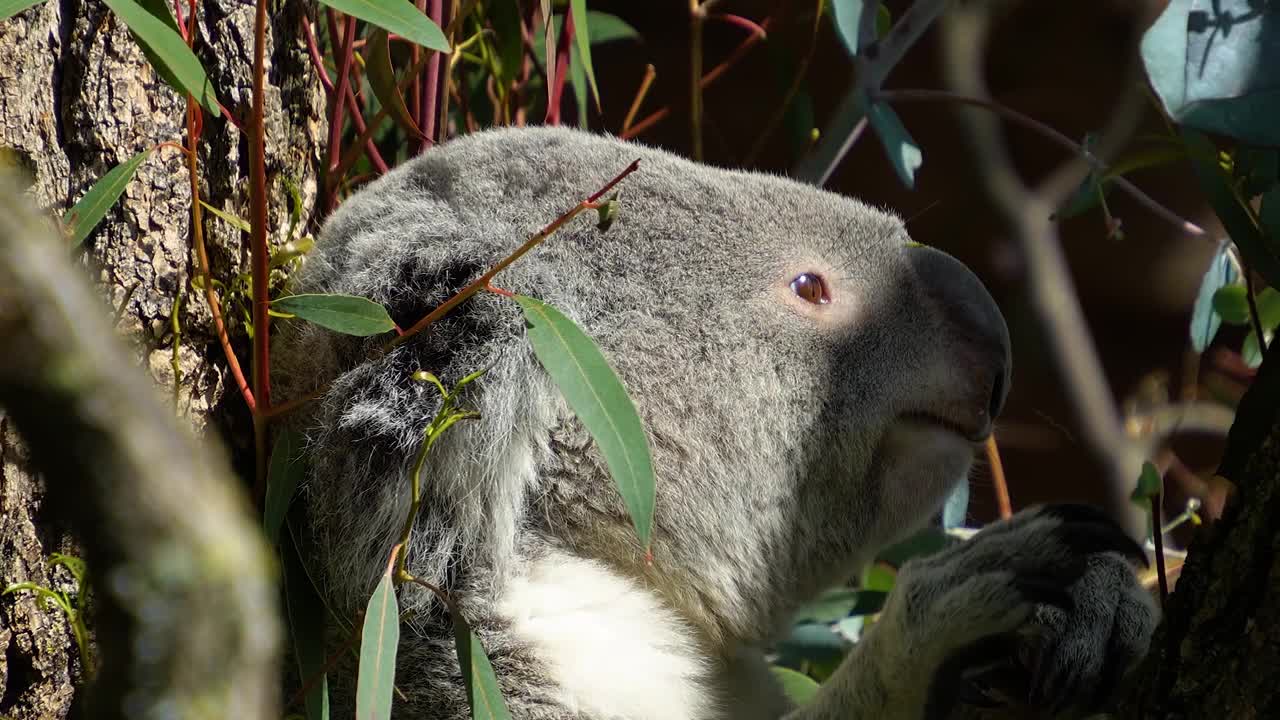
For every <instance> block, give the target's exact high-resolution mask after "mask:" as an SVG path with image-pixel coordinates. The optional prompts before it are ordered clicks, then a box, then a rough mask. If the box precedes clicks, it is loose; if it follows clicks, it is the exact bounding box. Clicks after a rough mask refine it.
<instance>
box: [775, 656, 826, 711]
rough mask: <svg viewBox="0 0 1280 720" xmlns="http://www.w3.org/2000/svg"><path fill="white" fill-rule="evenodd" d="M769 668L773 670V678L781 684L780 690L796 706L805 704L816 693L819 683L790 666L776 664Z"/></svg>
mask: <svg viewBox="0 0 1280 720" xmlns="http://www.w3.org/2000/svg"><path fill="white" fill-rule="evenodd" d="M769 669H770V670H771V671H772V672H773V677H774V679H776V680H777V681H778V684H779V685H781V686H782V692H783V693H784V694H786V696H787V699H788V700H790V701H791V704H792V705H795V706H796V707H802V706H804V705H807V704H808V703H809V702H810V701H812V700H813V697H814V696H815V695H817V694H818V688H819V685H818V683H817V681H816V680H814V679H813V678H811V677H809V676H808V675H805V674H803V673H799V672H796V671H795V670H792V669H791V668H785V667H778V666H777V665H774V666H773V667H771V668H769Z"/></svg>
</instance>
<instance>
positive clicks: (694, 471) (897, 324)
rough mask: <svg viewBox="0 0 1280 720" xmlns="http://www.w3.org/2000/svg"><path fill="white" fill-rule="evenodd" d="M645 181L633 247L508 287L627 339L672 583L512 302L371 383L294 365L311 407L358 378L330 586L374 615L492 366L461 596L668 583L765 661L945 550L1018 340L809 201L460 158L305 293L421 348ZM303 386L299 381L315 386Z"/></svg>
mask: <svg viewBox="0 0 1280 720" xmlns="http://www.w3.org/2000/svg"><path fill="white" fill-rule="evenodd" d="M636 158H639V159H640V167H639V170H638V171H637V172H635V173H634V174H633V175H631V176H630V177H628V178H627V179H625V180H624V181H623V183H622V184H621V185H620V186H619V187H620V189H621V193H622V194H621V211H620V214H619V217H618V219H617V221H616V222H615V223H614V224H613V226H612V228H611V229H609V230H608V231H607V232H603V233H602V232H601V231H600V230H598V229H597V228H596V227H595V223H594V222H593V219H589V218H588V217H586V216H581V217H579V218H578V219H576V220H574V221H572V222H571V223H569V224H568V225H567V226H565V227H564V228H563V229H561V230H560V231H559V232H557V233H556V234H555V235H554V236H552V237H551V238H550V239H549V240H548V241H547V242H546V243H545V244H544V245H542V246H540V247H539V248H538V249H536V250H535V251H533V252H532V253H530V254H529V255H528V256H526V257H525V258H523V259H521V260H520V261H518V262H517V263H515V264H514V265H513V266H511V267H510V268H509V269H508V270H506V271H504V272H503V273H501V274H500V275H498V276H497V278H496V279H495V281H494V284H495V285H497V286H499V287H502V288H505V289H508V290H511V291H514V292H518V293H522V294H526V295H531V296H534V297H538V298H540V299H542V300H544V301H546V302H548V303H550V304H552V305H554V306H556V307H557V308H559V309H560V310H562V311H563V312H565V313H566V314H567V315H568V316H569V317H571V318H573V319H574V320H575V321H577V322H578V323H579V324H580V325H581V326H582V328H583V329H584V330H585V331H586V332H587V334H588V335H590V336H591V337H593V338H594V339H595V340H596V342H597V343H598V344H599V345H600V347H601V350H602V351H603V353H604V355H605V356H606V357H607V358H608V359H609V361H610V363H611V364H612V366H613V367H614V369H615V370H616V371H617V373H618V375H619V377H620V378H621V380H622V382H623V383H624V385H625V386H626V387H627V389H628V391H629V392H630V394H631V397H632V399H633V400H634V401H635V404H636V406H637V408H638V410H639V411H640V415H641V418H642V420H643V422H644V423H645V426H646V429H647V431H648V433H649V441H650V445H651V448H652V451H653V456H654V467H655V471H656V476H657V504H656V511H655V518H654V531H653V536H654V539H653V543H654V545H653V549H654V561H653V564H652V566H649V567H646V566H645V564H644V563H643V561H642V557H643V551H642V550H641V549H640V548H639V547H638V546H637V544H636V541H635V540H634V537H633V533H632V531H631V526H630V521H629V519H628V517H627V515H626V512H625V510H624V507H623V505H622V502H621V500H620V499H619V497H618V494H617V492H616V490H615V489H614V486H613V483H612V481H611V480H610V478H609V475H608V472H607V470H606V468H605V465H604V463H603V461H602V459H601V458H600V456H599V454H598V453H597V451H596V450H595V448H594V445H593V444H592V443H591V441H590V439H589V437H588V435H587V434H586V433H585V431H584V430H583V429H582V428H581V426H580V425H579V424H578V423H577V421H576V420H575V419H574V418H573V416H572V413H571V412H569V410H568V409H567V406H566V405H565V404H564V402H563V401H562V400H561V398H560V396H559V394H558V392H557V391H556V389H555V388H554V387H553V386H552V385H551V383H550V381H549V380H548V379H547V377H546V375H545V373H544V372H543V371H542V369H541V368H540V367H539V366H538V364H537V362H536V360H535V359H534V358H533V354H532V349H531V347H530V346H529V344H528V342H527V340H526V339H525V338H524V324H523V321H522V318H521V314H520V312H519V310H518V308H517V307H516V306H515V304H514V303H513V302H511V301H510V300H507V299H504V298H501V297H498V296H496V295H492V294H482V295H481V296H478V297H477V298H476V299H474V300H473V301H471V302H469V303H467V304H466V305H464V306H462V307H461V308H460V309H459V310H458V311H456V312H455V313H453V314H452V315H451V316H450V317H448V318H447V319H446V320H444V321H443V322H441V323H439V324H437V325H436V326H434V327H433V329H432V330H431V331H429V332H427V333H424V335H422V336H420V337H418V338H415V339H414V340H412V341H410V342H407V343H405V344H404V345H402V346H401V347H399V348H398V349H397V350H396V351H395V352H394V353H392V354H391V355H390V356H388V357H386V358H383V359H381V360H378V361H376V362H366V361H365V360H364V358H365V357H366V356H367V353H368V350H369V347H370V345H369V343H368V342H367V341H357V340H353V339H350V338H345V337H341V336H336V335H333V334H330V333H327V332H325V331H322V330H316V329H313V328H305V327H295V328H293V329H292V330H287V331H286V336H285V337H284V339H283V340H282V341H281V344H280V346H279V355H280V356H281V360H280V362H283V363H284V365H283V372H282V373H281V376H280V378H279V380H280V381H281V382H284V383H287V387H286V388H285V391H284V392H285V393H286V396H287V393H289V392H291V390H292V392H295V393H297V392H301V389H302V387H303V386H305V385H306V384H307V383H308V382H311V383H314V382H317V381H319V380H323V379H326V378H328V377H332V376H334V375H338V381H337V382H336V383H335V384H334V386H333V388H332V390H330V391H329V393H328V395H327V396H326V398H325V399H324V401H323V403H322V404H321V405H320V407H319V408H318V409H317V411H316V412H314V413H313V414H312V415H311V416H310V418H309V422H310V423H311V424H310V425H309V426H308V427H309V433H310V434H309V438H310V441H311V448H312V464H313V470H312V479H311V482H310V484H309V486H308V506H309V508H310V510H311V512H312V518H313V523H314V524H315V526H316V529H317V534H316V538H317V541H318V543H319V552H320V553H321V555H322V556H323V558H322V559H323V560H324V562H325V566H326V569H327V570H328V572H327V573H326V577H327V578H328V582H329V584H330V586H331V587H332V586H335V585H338V586H341V587H338V588H337V589H336V594H337V595H339V596H342V597H346V596H348V595H349V596H350V597H349V598H347V599H348V600H349V601H350V602H352V603H355V602H359V598H360V597H361V595H362V594H363V593H367V591H368V589H369V587H371V584H372V582H373V579H374V578H375V577H376V575H377V572H378V568H379V567H381V564H382V562H384V559H385V552H386V550H387V548H389V547H390V545H391V543H392V542H393V538H394V536H395V534H396V529H397V528H398V527H399V523H400V522H402V521H403V517H404V512H405V511H406V508H407V502H406V500H405V493H406V487H407V480H406V477H407V468H408V465H409V463H410V462H411V461H412V457H413V453H414V451H415V450H416V446H417V443H418V442H419V441H420V439H421V432H422V428H423V427H424V426H425V424H426V423H427V422H428V421H429V420H430V418H431V416H432V414H433V413H434V411H435V409H436V407H437V406H438V405H437V403H436V400H435V391H434V390H433V389H431V388H430V387H429V386H423V385H422V384H419V383H414V382H413V381H412V380H410V378H409V375H410V373H412V372H413V371H414V370H416V369H419V368H425V369H428V370H431V371H433V372H436V373H437V374H440V375H441V376H442V377H443V379H444V380H445V382H446V384H448V383H450V382H452V381H453V380H456V379H458V378H459V377H461V376H462V375H464V374H466V373H469V372H471V371H473V370H476V369H479V368H481V367H488V368H489V372H488V373H487V374H486V375H485V377H483V378H482V379H481V380H479V381H477V383H476V385H475V387H474V389H473V390H472V391H471V392H470V394H469V395H468V399H467V401H466V402H467V403H468V404H470V405H472V406H473V407H476V408H477V409H478V410H479V411H480V413H481V419H480V420H477V421H470V422H468V423H464V424H459V425H458V426H455V429H453V430H451V431H450V432H449V434H448V435H447V436H446V437H445V439H444V440H442V441H441V444H440V445H439V449H438V451H433V457H432V459H431V463H430V466H429V469H428V471H427V473H426V493H427V507H426V509H425V510H424V512H423V515H422V516H421V518H420V521H419V523H418V526H417V528H416V534H415V539H414V542H413V544H412V554H411V563H414V564H416V572H417V573H418V574H421V575H424V576H429V577H435V578H439V579H441V580H443V581H445V582H451V581H453V580H456V579H457V576H458V574H459V573H461V574H465V573H466V568H467V567H472V566H483V567H486V568H490V569H493V568H497V570H496V571H495V577H498V578H499V579H498V580H496V581H497V582H500V581H501V580H500V576H501V574H502V573H503V572H508V571H511V568H513V567H518V565H519V562H518V560H517V561H515V562H512V558H519V557H520V556H521V554H522V552H523V550H522V549H528V548H529V547H530V546H538V547H545V546H546V545H547V544H551V545H554V546H556V547H559V548H562V549H567V550H569V551H571V552H576V553H578V554H581V555H585V556H589V557H594V558H599V559H600V560H602V561H604V562H607V563H609V564H610V565H612V566H614V567H616V568H619V569H620V570H622V571H624V572H629V573H634V574H637V575H645V576H647V578H648V580H649V581H651V582H652V583H653V585H654V586H655V587H657V588H659V589H660V590H661V592H662V593H663V594H664V597H666V598H667V599H668V600H669V601H670V602H671V603H672V604H673V605H674V606H676V607H678V608H680V609H681V610H683V611H684V612H685V613H686V614H687V616H688V617H689V618H690V619H691V620H692V621H694V622H695V623H697V624H699V625H701V626H703V627H704V628H706V629H707V630H708V631H709V632H712V633H717V634H728V635H731V636H734V637H740V638H747V637H751V636H752V635H754V634H758V633H760V632H762V631H765V630H767V629H769V628H768V627H767V626H768V625H769V624H770V623H774V622H778V621H781V620H782V619H783V618H785V616H786V614H787V613H788V612H790V611H791V610H792V609H793V608H794V605H795V603H796V602H798V601H799V600H801V599H802V598H804V597H805V596H807V595H809V594H811V593H813V592H816V591H817V590H820V589H821V588H822V587H823V586H824V585H827V584H829V583H832V582H834V581H838V580H839V579H841V576H842V575H844V574H847V573H849V572H851V571H852V570H853V569H854V568H855V567H856V564H857V563H859V562H861V561H864V560H866V559H867V557H868V555H869V553H871V552H873V551H874V550H875V549H876V548H878V547H879V546H882V545H883V544H885V543H887V542H890V541H892V540H894V539H896V538H898V537H900V536H902V535H903V534H904V533H906V532H908V531H910V530H912V529H913V528H916V527H919V526H920V525H921V524H922V523H923V522H924V521H925V520H926V519H927V518H928V517H929V516H930V515H931V514H932V513H934V512H936V511H937V510H938V508H939V507H940V505H941V503H942V500H943V498H944V497H945V496H946V494H947V493H948V492H949V491H950V490H951V489H953V488H954V487H955V485H956V484H957V483H959V482H961V481H963V480H965V477H966V474H967V473H968V471H969V468H970V464H971V462H972V458H973V454H974V448H975V443H977V442H979V441H981V440H983V439H984V438H985V437H986V436H987V434H988V433H989V432H990V430H991V423H992V421H993V418H994V416H995V415H996V414H997V413H998V412H999V410H1000V408H1001V405H1002V403H1003V401H1004V397H1005V394H1006V392H1007V389H1008V382H1009V341H1008V333H1007V330H1006V328H1005V324H1004V321H1003V319H1002V318H1001V315H1000V313H999V311H998V310H997V308H996V307H995V304H994V302H993V301H992V300H991V298H990V296H989V295H988V294H987V292H986V291H985V290H984V289H983V287H982V285H981V283H980V282H979V281H978V280H977V279H976V278H975V277H974V276H973V275H972V274H971V273H970V272H969V271H968V270H967V269H965V268H964V267H963V266H962V265H961V264H960V263H959V262H957V261H955V260H953V259H951V258H950V257H948V256H946V255H945V254H943V253H940V252H938V251H936V250H932V249H929V248H926V247H921V246H918V245H915V244H913V243H911V242H910V240H909V239H908V236H907V233H906V231H905V229H904V228H903V225H902V222H901V221H900V220H899V219H898V218H896V217H894V216H892V215H889V214H886V213H884V212H880V211H877V210H875V209H872V208H870V207H867V206H866V205H863V204H861V203H859V202H857V201H854V200H851V199H848V198H844V197H840V196H838V195H835V194H832V193H828V192H824V191H822V190H818V189H814V188H812V187H809V186H805V185H802V184H800V183H797V182H793V181H790V180H787V179H783V178H778V177H771V176H767V175H762V174H754V173H745V172H734V171H727V170H720V169H714V168H710V167H706V166H702V165H697V164H694V163H691V162H689V161H686V160H683V159H680V158H677V157H675V156H672V155H669V154H667V153H664V152H660V151H657V150H653V149H649V148H645V147H643V146H639V145H635V144H628V143H623V142H620V141H617V140H614V139H609V138H605V137H599V136H593V135H587V134H583V133H580V132H577V131H571V130H565V129H520V130H495V131H489V132H483V133H479V134H476V135H472V136H468V137H464V138H461V139H458V140H454V141H452V142H450V143H448V144H447V145H444V146H442V147H440V148H437V149H434V150H432V151H430V152H428V153H426V154H425V155H424V156H423V157H421V158H420V159H417V160H415V161H413V162H411V163H409V164H407V165H406V166H405V167H402V168H400V169H398V170H397V171H395V172H393V173H391V174H390V175H388V176H387V177H385V178H383V179H381V180H379V181H378V182H375V183H373V184H371V185H370V186H369V187H368V188H367V189H365V190H363V191H362V192H360V193H358V194H357V195H355V196H354V197H353V198H351V199H350V200H348V201H347V202H346V203H345V204H344V205H343V206H342V207H341V208H340V209H339V211H338V212H337V213H336V214H335V215H334V217H333V218H332V220H331V221H330V222H329V224H328V225H327V227H326V228H325V231H324V232H323V233H322V235H321V238H320V241H319V243H318V247H317V251H316V253H317V257H315V258H313V259H312V260H311V261H310V264H309V266H308V269H307V270H306V271H304V273H303V276H302V280H301V282H300V286H299V287H298V288H297V290H298V291H299V292H346V293H353V294H359V295H365V296H368V297H371V298H373V299H374V300H377V301H379V302H383V303H385V304H386V305H387V306H388V307H389V308H390V309H391V311H392V315H393V317H395V319H396V320H397V321H398V322H399V323H400V324H401V325H402V326H406V325H408V324H411V323H412V322H413V321H415V320H416V319H418V317H420V316H421V315H423V314H425V313H426V311H428V310H430V309H431V308H432V307H434V306H435V305H436V304H437V303H439V302H440V301H442V300H444V299H445V298H447V297H448V296H449V295H450V294H452V292H453V291H456V290H457V289H458V288H460V287H462V286H463V285H464V284H465V283H466V282H468V281H469V280H471V279H473V278H475V277H477V276H478V275H479V274H480V273H481V272H483V271H484V270H485V269H486V268H488V267H490V266H491V265H492V264H493V263H495V262H496V261H498V260H500V259H501V258H502V257H504V256H505V255H506V254H507V253H509V252H510V251H511V250H512V249H514V248H515V247H517V246H518V245H519V244H520V243H521V242H522V241H523V240H524V239H526V238H527V237H528V236H529V235H531V234H532V233H534V232H536V231H537V229H538V228H540V227H541V226H542V225H544V224H546V223H547V222H549V221H550V220H552V219H554V218H556V217H557V216H558V215H559V214H560V213H562V212H563V211H564V210H566V209H568V208H569V207H571V206H572V205H573V204H574V203H576V202H577V201H578V200H580V199H581V198H583V197H585V196H586V195H587V194H589V193H591V192H592V191H593V190H595V189H596V188H598V187H599V186H600V185H601V184H603V183H604V182H605V181H607V180H608V179H609V178H611V177H613V176H614V175H616V174H617V173H618V172H619V171H621V170H622V169H623V168H625V167H626V166H627V165H628V164H629V163H631V161H632V160H634V159H636ZM290 386H291V388H290Z"/></svg>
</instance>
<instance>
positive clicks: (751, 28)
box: [706, 13, 769, 40]
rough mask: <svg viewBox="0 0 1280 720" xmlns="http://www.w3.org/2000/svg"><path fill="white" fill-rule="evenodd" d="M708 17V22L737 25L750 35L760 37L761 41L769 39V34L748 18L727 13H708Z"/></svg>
mask: <svg viewBox="0 0 1280 720" xmlns="http://www.w3.org/2000/svg"><path fill="white" fill-rule="evenodd" d="M706 17H707V19H708V20H719V21H721V22H726V23H729V24H730V25H736V26H737V27H740V28H742V29H743V30H746V31H747V32H749V33H754V34H756V35H759V36H760V39H761V40H765V39H767V37H768V35H769V33H768V32H766V31H765V29H764V28H763V27H760V26H759V25H758V24H756V23H755V22H753V21H751V20H748V19H747V18H744V17H742V16H741V15H730V14H727V13H707V16H706Z"/></svg>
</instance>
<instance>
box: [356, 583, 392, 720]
mask: <svg viewBox="0 0 1280 720" xmlns="http://www.w3.org/2000/svg"><path fill="white" fill-rule="evenodd" d="M399 643H400V610H399V607H398V606H397V605H396V593H395V588H393V587H392V586H391V565H388V566H387V571H386V572H385V573H384V574H383V575H382V580H380V581H378V587H377V588H375V589H374V591H373V595H372V596H371V597H370V598H369V605H368V607H367V608H366V609H365V613H364V630H363V631H362V633H361V636H360V670H359V672H358V673H357V676H356V718H357V720H387V718H390V717H391V690H392V688H393V686H394V685H395V679H396V646H397V645H399Z"/></svg>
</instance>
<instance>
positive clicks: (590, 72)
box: [569, 0, 600, 112]
mask: <svg viewBox="0 0 1280 720" xmlns="http://www.w3.org/2000/svg"><path fill="white" fill-rule="evenodd" d="M569 12H571V13H573V39H574V42H575V43H576V44H577V47H578V56H579V59H580V60H581V61H582V68H583V70H584V71H585V72H586V76H587V82H589V83H590V84H591V97H592V99H593V100H595V103H596V112H600V88H598V87H596V72H595V70H594V69H593V68H592V65H591V18H590V17H589V16H588V15H587V0H569Z"/></svg>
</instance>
